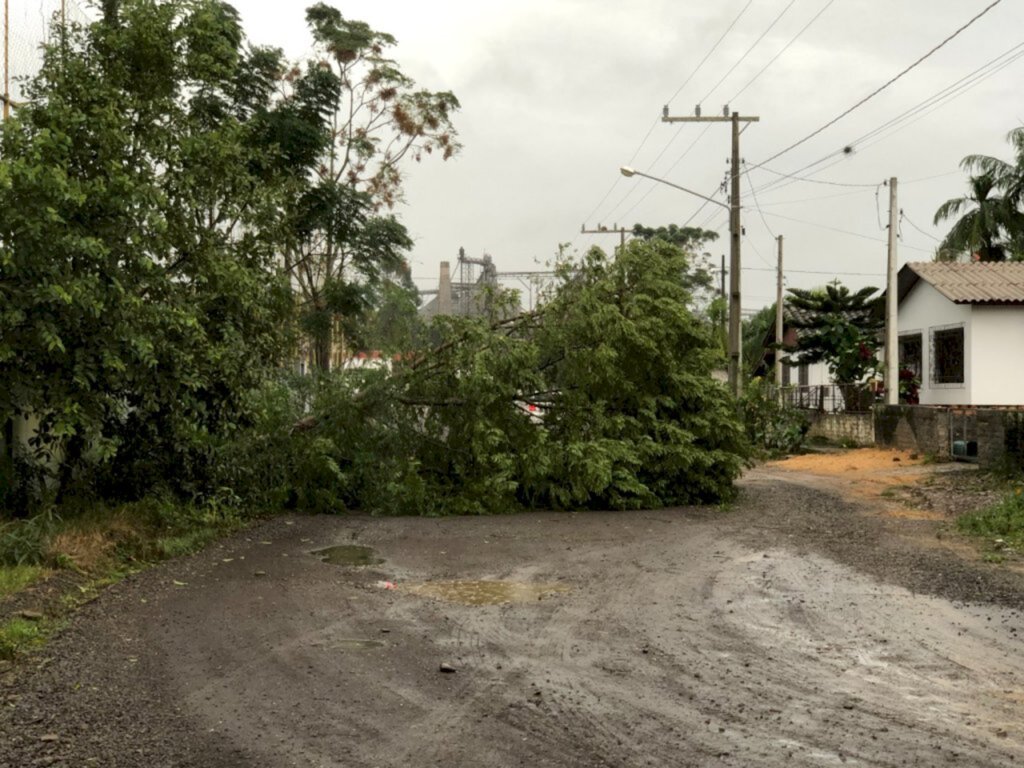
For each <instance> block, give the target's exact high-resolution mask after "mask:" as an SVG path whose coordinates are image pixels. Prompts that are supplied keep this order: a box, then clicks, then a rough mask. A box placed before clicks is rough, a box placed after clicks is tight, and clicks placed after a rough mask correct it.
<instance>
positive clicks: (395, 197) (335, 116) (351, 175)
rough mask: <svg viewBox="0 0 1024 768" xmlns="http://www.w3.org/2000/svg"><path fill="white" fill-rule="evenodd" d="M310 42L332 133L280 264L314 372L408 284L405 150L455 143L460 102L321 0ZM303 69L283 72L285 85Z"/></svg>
mask: <svg viewBox="0 0 1024 768" xmlns="http://www.w3.org/2000/svg"><path fill="white" fill-rule="evenodd" d="M306 21H307V22H308V24H309V26H310V30H311V32H312V35H313V40H314V43H315V46H316V55H315V59H314V61H311V62H309V63H308V64H307V67H306V72H307V80H308V79H309V78H310V77H311V76H313V75H316V76H317V77H318V78H319V81H320V82H321V83H322V85H323V87H324V88H325V90H326V91H327V92H328V93H329V94H330V105H331V109H330V112H331V125H332V131H331V134H330V139H329V141H328V142H327V144H325V145H324V146H323V147H321V150H320V152H319V156H318V163H317V166H316V176H317V179H316V183H315V184H314V186H313V187H312V188H311V189H309V190H308V191H307V192H306V193H305V194H304V195H302V196H301V197H300V198H299V199H298V200H297V201H296V203H295V204H294V205H292V206H289V207H288V208H287V209H286V210H287V215H286V217H285V221H284V224H285V227H286V228H287V230H288V232H289V235H290V236H289V239H288V243H287V247H286V249H285V251H284V260H285V267H286V269H287V271H288V272H289V273H290V275H291V277H292V280H293V284H294V285H295V286H296V287H297V289H298V292H299V294H300V297H301V303H300V312H301V315H302V328H303V330H304V331H305V332H306V334H307V335H308V337H309V338H310V340H311V342H312V344H311V347H312V353H313V354H312V358H313V362H314V363H315V365H316V366H317V367H318V368H319V369H321V370H327V369H328V368H329V367H330V360H331V357H332V352H333V351H334V345H335V344H336V343H337V340H338V336H339V335H340V336H341V338H342V339H343V340H345V341H346V342H350V343H351V342H354V343H355V344H356V345H359V344H360V343H361V341H362V339H360V336H361V331H362V326H363V325H364V323H365V322H366V320H367V318H368V317H369V316H370V315H371V314H372V312H373V310H375V309H380V308H382V306H383V303H384V300H385V299H386V298H388V296H389V295H393V293H394V291H396V290H401V289H402V288H404V289H405V290H406V292H407V293H408V295H409V296H410V297H413V296H414V295H415V294H414V291H415V289H414V288H413V287H412V285H411V281H410V280H409V276H408V275H409V270H408V264H407V263H406V259H405V254H406V253H407V252H408V250H409V249H410V248H411V247H412V239H411V238H410V237H409V234H408V232H407V231H406V229H405V227H404V226H403V225H402V224H401V223H400V222H399V221H398V220H397V219H396V218H395V217H394V216H391V215H383V214H381V213H380V211H381V210H382V209H390V208H393V207H394V206H395V205H396V204H397V203H398V202H400V201H401V199H402V184H403V175H402V167H403V162H404V161H405V160H406V158H409V159H415V160H417V161H419V160H421V159H422V157H423V156H424V155H430V154H434V153H435V152H436V153H437V154H439V155H440V156H441V157H442V158H443V159H445V160H447V159H448V158H450V157H453V156H454V155H455V154H456V153H457V152H458V150H459V149H460V145H459V143H458V140H457V134H456V132H455V129H454V127H453V125H452V115H453V114H454V113H455V111H457V110H458V108H459V102H458V100H457V99H456V98H455V96H454V95H453V94H451V93H450V92H431V91H427V90H422V89H417V88H416V84H415V82H414V81H413V80H412V79H411V78H409V77H408V76H407V75H405V74H404V73H403V72H402V71H401V69H400V67H399V66H398V64H397V63H396V62H395V61H394V60H392V59H390V58H388V57H387V55H386V51H387V50H388V49H389V48H392V47H394V46H395V45H396V41H395V39H394V38H393V37H392V36H391V35H388V34H386V33H383V32H379V31H376V30H374V29H372V28H371V27H370V26H369V25H367V24H366V23H364V22H361V21H353V20H350V19H346V18H345V17H344V16H342V14H341V13H340V12H339V11H338V10H337V9H335V8H331V7H330V6H327V5H324V4H323V3H318V4H316V5H314V6H312V7H310V8H309V9H308V10H307V12H306ZM299 71H300V70H299V69H298V68H296V69H295V70H293V71H292V72H290V73H288V74H287V75H286V77H285V82H284V84H283V85H284V86H285V88H286V90H287V91H289V92H290V91H292V90H295V91H296V92H298V89H297V88H294V87H293V85H292V83H293V79H294V78H295V77H296V76H297V73H298V72H299Z"/></svg>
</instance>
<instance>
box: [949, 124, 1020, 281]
mask: <svg viewBox="0 0 1024 768" xmlns="http://www.w3.org/2000/svg"><path fill="white" fill-rule="evenodd" d="M1006 139H1007V141H1009V142H1010V144H1011V145H1012V146H1013V149H1014V161H1013V162H1007V161H1005V160H1001V159H999V158H998V157H992V156H991V155H968V156H967V157H965V158H964V159H963V160H962V161H961V163H960V167H961V168H963V169H964V170H965V171H968V172H969V173H971V176H970V181H969V184H970V188H971V194H970V195H968V196H967V197H957V198H953V199H952V200H947V201H946V202H945V203H943V204H942V206H940V207H939V210H938V211H936V212H935V223H936V224H938V223H939V222H940V221H944V220H945V219H950V218H953V217H955V216H957V215H959V214H960V212H961V211H963V210H965V209H967V212H966V213H965V214H964V215H963V216H962V217H961V218H960V219H958V220H957V222H956V223H955V224H954V225H953V228H952V229H951V230H950V231H949V234H947V235H946V238H945V240H943V241H942V244H941V245H940V246H939V249H938V254H939V255H938V258H939V259H940V260H941V259H943V258H944V257H946V258H948V256H949V254H950V253H956V252H963V251H967V252H969V253H978V254H979V256H980V257H981V260H982V261H1003V260H1004V259H1005V258H1006V257H1007V256H1008V255H1012V256H1014V257H1017V258H1020V257H1022V256H1024V250H1022V248H1024V213H1022V211H1021V207H1022V203H1024V127H1021V128H1015V129H1013V130H1012V131H1010V133H1009V134H1007V136H1006ZM994 192H1000V193H1002V194H1001V195H997V194H993V193H994Z"/></svg>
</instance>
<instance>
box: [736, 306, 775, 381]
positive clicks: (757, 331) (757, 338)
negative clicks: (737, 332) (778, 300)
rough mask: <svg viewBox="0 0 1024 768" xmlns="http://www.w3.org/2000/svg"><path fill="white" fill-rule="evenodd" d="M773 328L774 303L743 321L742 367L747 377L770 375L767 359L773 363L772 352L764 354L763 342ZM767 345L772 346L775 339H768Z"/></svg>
mask: <svg viewBox="0 0 1024 768" xmlns="http://www.w3.org/2000/svg"><path fill="white" fill-rule="evenodd" d="M774 327H775V304H774V302H773V303H772V304H771V305H769V306H767V307H761V309H759V310H758V311H757V314H755V315H754V316H753V317H749V318H745V319H744V320H743V334H742V338H743V365H744V367H745V368H746V371H747V375H748V376H751V377H754V376H765V375H771V369H770V366H768V359H769V355H770V356H771V360H772V362H773V363H774V359H775V358H774V352H773V351H771V350H769V351H768V352H767V353H766V345H765V341H766V339H767V338H768V333H769V331H771V330H772V329H773V328H774ZM769 343H770V344H774V343H775V339H774V338H772V339H770V340H769Z"/></svg>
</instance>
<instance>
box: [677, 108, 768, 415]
mask: <svg viewBox="0 0 1024 768" xmlns="http://www.w3.org/2000/svg"><path fill="white" fill-rule="evenodd" d="M694 111H695V112H696V114H695V115H686V116H681V117H672V116H670V115H669V114H668V107H667V106H666V107H665V108H664V110H663V111H662V115H661V121H662V122H663V123H731V124H732V159H731V170H730V176H731V177H732V189H731V191H730V196H729V198H730V205H729V386H730V388H731V389H732V393H733V395H735V396H736V397H739V396H740V395H741V394H742V393H743V377H742V375H741V371H742V367H741V366H742V360H741V355H742V350H743V343H742V338H741V333H742V330H741V329H742V326H741V324H740V235H741V234H742V228H741V224H740V123H756V122H758V121H760V119H761V118H760V117H742V116H741V115H740V113H739V112H733V113H732V114H730V113H729V106H728V105H726V106H725V107H724V108H723V109H722V115H721V117H717V116H716V117H711V116H707V117H701V115H700V105H699V104H698V105H697V109H696V110H694Z"/></svg>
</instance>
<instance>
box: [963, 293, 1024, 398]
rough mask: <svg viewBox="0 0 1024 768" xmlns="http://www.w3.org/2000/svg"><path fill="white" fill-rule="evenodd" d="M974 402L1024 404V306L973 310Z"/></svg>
mask: <svg viewBox="0 0 1024 768" xmlns="http://www.w3.org/2000/svg"><path fill="white" fill-rule="evenodd" d="M970 331H971V332H970V336H971V341H970V348H971V368H970V372H971V390H970V391H971V400H970V402H971V404H972V405H1024V307H1005V306H1004V307H992V306H981V305H976V306H974V308H973V311H972V312H971V327H970Z"/></svg>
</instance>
